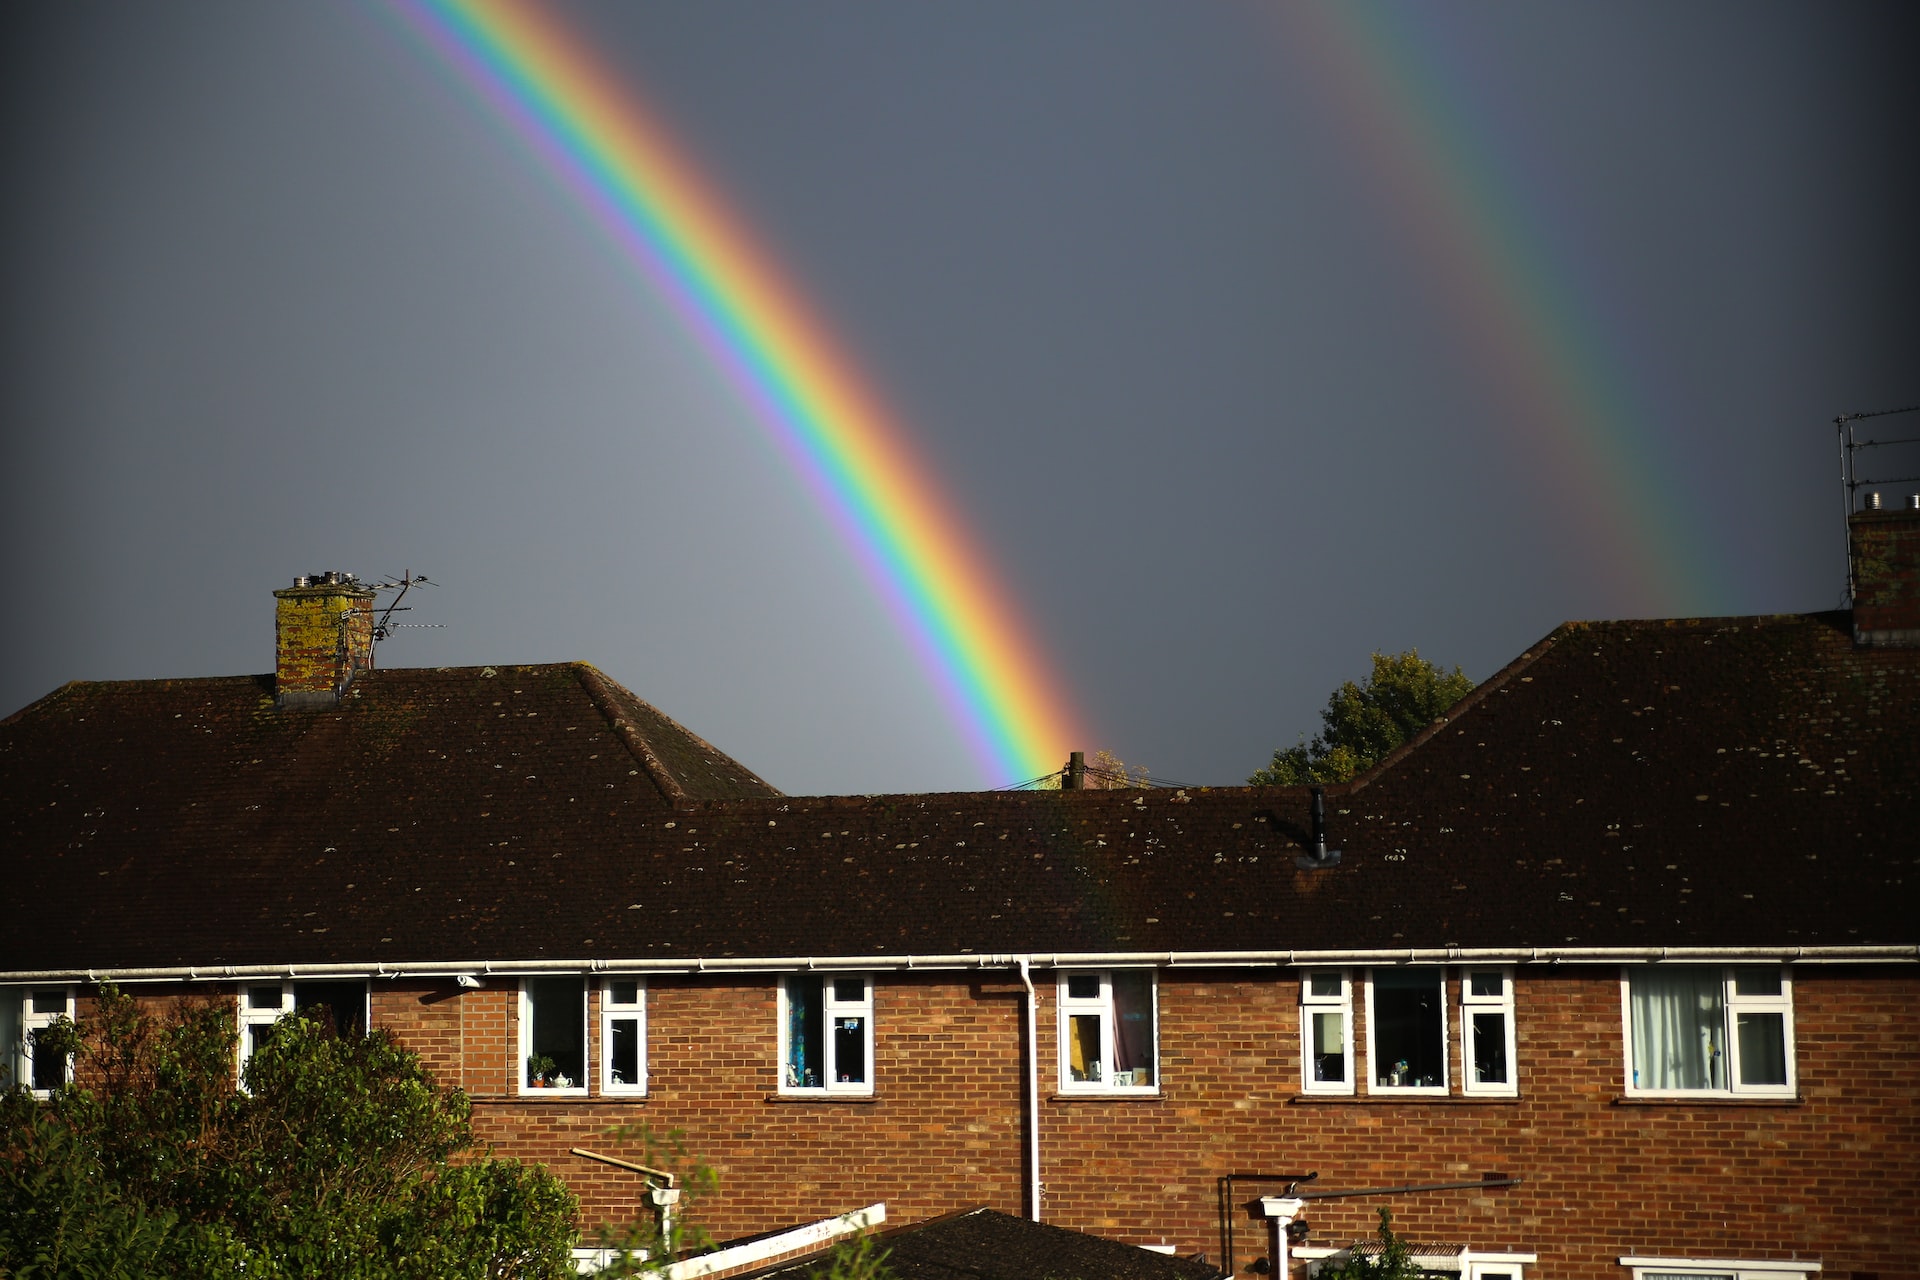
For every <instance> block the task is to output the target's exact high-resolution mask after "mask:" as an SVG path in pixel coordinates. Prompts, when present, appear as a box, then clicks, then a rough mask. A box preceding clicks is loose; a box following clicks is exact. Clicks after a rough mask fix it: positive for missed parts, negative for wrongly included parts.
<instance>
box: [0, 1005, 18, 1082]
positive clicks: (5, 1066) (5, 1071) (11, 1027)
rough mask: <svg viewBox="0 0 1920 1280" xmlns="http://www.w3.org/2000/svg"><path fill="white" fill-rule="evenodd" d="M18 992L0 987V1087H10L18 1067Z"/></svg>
mask: <svg viewBox="0 0 1920 1280" xmlns="http://www.w3.org/2000/svg"><path fill="white" fill-rule="evenodd" d="M20 1034H21V1033H20V993H19V991H17V990H15V991H8V990H4V989H0V1089H11V1088H12V1087H13V1084H14V1073H15V1072H17V1071H18V1070H19V1069H20V1066H19V1057H20Z"/></svg>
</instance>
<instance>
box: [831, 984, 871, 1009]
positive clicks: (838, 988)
mask: <svg viewBox="0 0 1920 1280" xmlns="http://www.w3.org/2000/svg"><path fill="white" fill-rule="evenodd" d="M833 998H834V999H835V1000H838V1001H840V1002H841V1003H843V1004H861V1003H864V1002H865V1000H866V998H867V980H866V979H865V978H835V979H834V980H833Z"/></svg>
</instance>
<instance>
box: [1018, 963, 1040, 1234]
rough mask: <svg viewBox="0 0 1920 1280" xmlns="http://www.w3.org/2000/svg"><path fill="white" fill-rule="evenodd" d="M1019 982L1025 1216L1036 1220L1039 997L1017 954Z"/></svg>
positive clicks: (1038, 1216)
mask: <svg viewBox="0 0 1920 1280" xmlns="http://www.w3.org/2000/svg"><path fill="white" fill-rule="evenodd" d="M1019 963H1020V981H1022V982H1024V983H1026V984H1027V1168H1028V1170H1029V1177H1028V1186H1027V1206H1028V1211H1027V1216H1028V1217H1030V1218H1032V1219H1033V1220H1034V1221H1035V1222H1038V1221H1040V1188H1041V1182H1040V997H1039V995H1038V994H1037V993H1036V992H1035V991H1034V989H1033V974H1032V973H1031V972H1030V971H1029V966H1030V965H1031V964H1032V960H1031V958H1030V957H1027V956H1021V957H1020V962H1019Z"/></svg>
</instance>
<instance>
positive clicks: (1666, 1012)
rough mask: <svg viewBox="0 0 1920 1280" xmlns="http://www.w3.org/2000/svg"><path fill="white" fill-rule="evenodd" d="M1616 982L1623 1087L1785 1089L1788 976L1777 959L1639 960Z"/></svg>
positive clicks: (1780, 1092) (1653, 1090)
mask: <svg viewBox="0 0 1920 1280" xmlns="http://www.w3.org/2000/svg"><path fill="white" fill-rule="evenodd" d="M1620 985H1621V988H1622V995H1623V997H1624V1004H1625V1014H1624V1018H1625V1023H1626V1028H1625V1030H1626V1040H1627V1092H1628V1093H1635V1094H1669V1095H1671V1094H1688V1093H1719V1094H1727V1095H1755V1096H1762V1097H1765V1096H1772V1097H1791V1096H1792V1094H1793V1091H1794V1069H1793V983H1792V981H1791V980H1790V979H1789V978H1787V976H1786V974H1785V971H1784V970H1783V969H1782V968H1781V967H1780V966H1779V965H1739V966H1729V967H1725V968H1722V967H1719V966H1710V965H1669V964H1661V965H1641V966H1637V967H1635V968H1632V969H1629V970H1627V971H1626V974H1625V976H1624V977H1623V978H1622V979H1621V984H1620Z"/></svg>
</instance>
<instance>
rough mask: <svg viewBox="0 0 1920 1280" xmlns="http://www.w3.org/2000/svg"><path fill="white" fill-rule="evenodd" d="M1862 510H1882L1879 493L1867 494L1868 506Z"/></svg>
mask: <svg viewBox="0 0 1920 1280" xmlns="http://www.w3.org/2000/svg"><path fill="white" fill-rule="evenodd" d="M1860 509H1861V510H1862V511H1878V510H1879V509H1880V494H1879V493H1878V491H1875V492H1872V493H1869V494H1867V501H1866V505H1865V506H1863V507H1861V508H1860Z"/></svg>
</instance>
